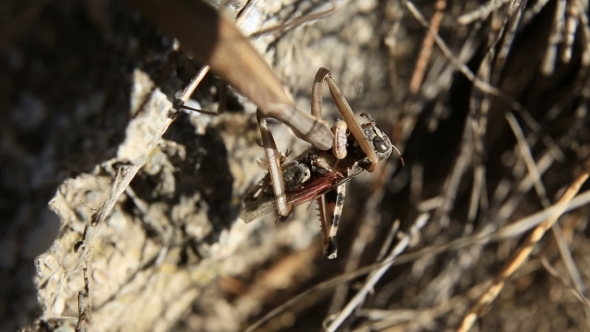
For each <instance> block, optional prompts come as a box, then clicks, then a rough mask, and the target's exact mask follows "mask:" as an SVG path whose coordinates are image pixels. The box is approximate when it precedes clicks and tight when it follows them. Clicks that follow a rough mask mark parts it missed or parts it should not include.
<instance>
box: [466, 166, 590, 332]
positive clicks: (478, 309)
mask: <svg viewBox="0 0 590 332" xmlns="http://www.w3.org/2000/svg"><path fill="white" fill-rule="evenodd" d="M589 172H590V163H588V164H586V165H585V166H584V170H583V171H582V173H581V174H580V175H579V176H577V177H576V179H574V181H573V182H572V183H571V184H570V185H569V187H568V188H567V189H566V191H565V192H564V193H563V195H562V196H561V198H560V199H559V200H558V201H557V204H559V205H561V208H560V209H559V210H558V211H556V212H554V213H553V214H552V215H551V216H550V217H549V218H548V219H546V220H545V221H543V222H542V223H541V224H539V225H538V226H537V227H536V228H535V229H534V230H533V231H532V232H531V234H530V235H529V236H528V237H527V239H526V240H525V242H524V243H523V244H522V245H521V246H520V247H519V249H518V250H517V251H516V252H515V253H514V255H513V256H512V258H511V259H510V260H509V261H508V263H507V264H506V265H505V266H504V268H503V269H502V271H500V273H498V274H497V276H496V278H495V279H494V281H493V283H492V285H491V286H490V287H489V288H488V290H487V291H486V292H485V293H484V294H483V295H482V296H481V297H480V298H479V300H478V301H477V302H476V303H475V304H474V305H473V307H471V309H470V310H469V311H468V312H467V314H466V315H465V316H464V318H463V320H462V322H461V324H460V325H459V327H458V329H457V331H459V332H466V331H468V330H469V329H470V328H471V326H473V323H474V322H475V320H476V319H477V317H478V316H479V315H480V314H481V313H482V311H483V310H484V309H485V308H486V307H487V306H488V305H489V304H491V303H492V302H493V301H494V299H495V298H496V296H498V294H499V293H500V291H501V290H502V288H503V287H504V284H505V283H506V280H507V279H508V278H509V277H510V276H511V275H512V274H513V273H514V271H516V270H517V269H518V268H519V267H520V266H521V265H522V264H523V263H524V262H525V261H526V260H527V259H528V257H529V256H530V254H531V252H532V250H533V248H534V247H535V245H536V244H537V242H539V240H540V239H541V238H542V237H543V235H544V234H545V232H546V231H547V230H548V229H549V228H551V226H552V225H553V224H554V223H555V222H556V221H557V219H558V218H559V216H561V215H562V214H563V213H564V212H565V204H566V203H568V202H570V201H571V200H572V199H573V198H574V196H575V195H576V194H577V193H578V191H579V190H580V187H581V186H582V184H584V182H586V179H588V175H589Z"/></svg>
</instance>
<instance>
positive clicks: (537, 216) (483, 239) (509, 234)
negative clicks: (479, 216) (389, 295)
mask: <svg viewBox="0 0 590 332" xmlns="http://www.w3.org/2000/svg"><path fill="white" fill-rule="evenodd" d="M589 203H590V190H588V191H585V192H583V193H581V194H579V195H578V196H576V197H574V198H573V199H572V200H571V201H569V202H560V203H556V204H554V205H552V206H551V207H549V208H547V209H544V210H542V211H539V212H537V213H534V214H532V215H529V216H527V217H525V218H522V219H520V220H518V221H516V222H515V223H513V224H511V225H508V226H505V227H503V228H502V229H499V230H498V231H496V232H495V233H493V234H486V235H483V236H481V235H476V236H469V237H465V238H460V239H457V240H455V241H451V242H448V243H444V244H441V245H436V246H430V247H428V248H424V249H420V250H417V251H415V252H410V253H406V254H402V255H400V256H398V257H394V258H395V261H394V262H393V263H392V262H390V261H389V259H387V258H386V259H385V260H384V261H382V262H378V263H375V264H371V265H368V266H365V267H362V268H360V269H358V270H356V271H354V272H351V273H346V274H343V275H340V276H338V277H334V278H332V279H329V280H326V281H323V282H321V283H319V284H317V285H315V286H313V287H312V288H310V289H308V290H306V291H304V292H303V293H301V294H299V295H297V296H295V297H293V298H291V299H290V300H288V301H287V302H285V303H283V304H282V305H280V306H278V307H276V308H275V309H273V310H271V311H270V312H269V313H267V314H266V315H264V316H263V317H262V318H260V319H259V320H258V321H256V322H255V323H254V324H252V325H250V326H249V327H248V328H246V329H245V330H244V332H252V331H254V330H256V329H257V328H259V327H260V326H262V325H263V324H264V323H266V322H268V321H269V320H271V319H272V318H273V317H276V316H277V315H279V314H280V313H281V312H284V311H286V310H287V309H288V308H291V307H293V306H294V305H295V304H297V303H300V302H301V301H303V300H304V299H305V298H306V297H308V296H309V295H311V294H314V293H317V292H319V291H322V290H326V289H329V288H331V287H335V286H337V285H339V284H340V283H343V282H348V281H350V280H353V279H356V278H358V277H360V276H363V275H365V274H367V273H370V272H372V271H374V270H375V269H377V268H379V267H381V266H383V265H385V264H392V265H399V264H404V263H408V262H412V261H414V260H416V259H419V258H421V257H424V256H426V255H437V254H439V253H443V252H447V251H451V250H459V249H462V248H464V247H467V246H470V245H476V244H481V243H489V242H493V241H500V240H503V239H507V238H513V237H515V236H518V235H520V234H522V233H524V232H526V231H528V230H529V229H530V228H532V227H534V226H536V225H538V224H540V223H542V222H543V221H544V220H546V218H547V217H548V216H551V215H552V214H554V213H556V212H558V211H564V209H565V212H568V211H571V210H574V209H577V208H579V207H581V206H583V205H587V204H589Z"/></svg>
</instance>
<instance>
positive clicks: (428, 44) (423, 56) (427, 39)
mask: <svg viewBox="0 0 590 332" xmlns="http://www.w3.org/2000/svg"><path fill="white" fill-rule="evenodd" d="M446 7H447V1H446V0H437V1H436V4H435V5H434V10H435V12H434V15H432V18H431V19H430V32H431V33H427V34H426V36H424V40H423V41H422V48H421V49H420V55H418V60H417V61H416V67H415V68H414V73H413V74H412V78H411V79H410V87H409V89H408V91H409V92H410V93H412V94H418V91H419V90H420V86H421V85H422V80H423V79H424V74H425V73H426V67H428V60H429V59H430V55H431V54H432V45H433V44H434V35H436V34H438V31H439V29H440V22H441V21H442V18H443V11H444V10H445V8H446Z"/></svg>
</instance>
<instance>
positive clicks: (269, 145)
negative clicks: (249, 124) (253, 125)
mask: <svg viewBox="0 0 590 332" xmlns="http://www.w3.org/2000/svg"><path fill="white" fill-rule="evenodd" d="M256 119H257V120H258V125H259V127H260V135H261V136H262V146H263V148H264V153H265V154H266V161H267V165H268V174H269V175H270V179H271V182H272V190H273V192H274V193H275V197H276V201H277V214H278V215H279V218H280V217H286V216H288V215H289V212H291V207H292V204H287V195H286V193H285V182H284V180H283V170H282V168H281V154H280V153H279V150H278V149H277V145H276V144H275V140H274V138H273V137H272V134H271V132H270V131H269V130H268V124H267V123H266V118H265V117H264V115H263V114H262V112H260V111H256Z"/></svg>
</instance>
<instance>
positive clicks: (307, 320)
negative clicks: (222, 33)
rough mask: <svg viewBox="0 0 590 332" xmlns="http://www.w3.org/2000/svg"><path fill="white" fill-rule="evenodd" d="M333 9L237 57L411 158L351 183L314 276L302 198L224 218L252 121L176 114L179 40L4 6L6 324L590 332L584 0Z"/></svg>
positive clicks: (105, 3)
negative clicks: (335, 249) (329, 81)
mask: <svg viewBox="0 0 590 332" xmlns="http://www.w3.org/2000/svg"><path fill="white" fill-rule="evenodd" d="M187 1H189V0H187ZM251 1H252V0H251ZM146 3H148V2H146ZM232 4H233V5H234V6H235V11H231V10H230V11H229V12H228V13H227V15H228V16H230V17H231V16H235V15H236V14H238V13H239V12H240V11H241V10H242V9H243V8H244V6H245V5H246V2H245V1H242V2H239V1H234V2H232ZM332 4H333V5H335V9H334V10H333V11H331V12H330V13H329V14H327V15H320V16H322V17H317V15H316V16H314V14H316V13H318V12H323V11H325V10H326V8H329V6H328V7H327V6H326V3H325V2H324V1H295V0H282V1H278V0H275V1H271V0H258V1H256V2H254V3H253V4H252V8H251V11H250V12H249V14H248V16H246V17H245V18H244V19H243V20H244V21H243V22H242V23H241V24H242V25H241V28H242V31H244V33H245V34H251V33H253V32H256V31H259V30H261V29H263V28H265V27H270V26H275V25H281V24H284V23H286V22H291V21H293V20H298V19H300V18H302V17H303V18H304V20H305V18H306V17H308V18H309V17H313V18H316V19H315V20H313V21H311V22H306V24H303V25H299V26H296V27H292V28H291V29H288V30H286V31H283V30H281V31H278V32H277V31H275V32H271V33H268V34H264V35H262V36H259V37H256V38H253V39H252V43H253V45H254V47H255V48H256V49H257V50H258V51H259V52H260V54H261V55H262V56H263V58H264V59H265V60H266V61H267V63H268V64H269V65H270V67H271V68H272V69H273V70H274V72H275V73H276V75H277V76H278V77H279V78H280V80H281V82H283V83H284V85H285V89H286V90H287V91H288V92H289V93H290V95H292V96H293V98H294V100H295V101H296V103H297V105H298V106H299V107H300V108H301V109H306V110H307V109H309V94H310V91H311V82H312V80H313V76H314V75H315V72H316V70H317V69H318V68H319V67H320V66H323V67H326V68H329V69H330V70H331V71H332V73H333V76H334V78H335V80H336V81H337V82H338V84H339V85H340V86H341V88H342V90H343V93H344V95H345V96H347V98H348V99H349V101H350V102H351V105H353V107H354V109H355V111H357V112H359V113H360V112H367V113H370V114H371V115H372V116H373V117H374V118H375V119H376V120H377V122H378V124H379V126H380V127H381V128H383V129H384V130H385V131H386V132H388V133H390V137H391V138H392V141H393V142H394V143H395V144H396V145H397V147H398V148H399V149H400V150H401V151H402V153H403V156H404V159H405V166H404V167H401V165H400V162H399V158H398V157H397V156H395V155H394V156H393V157H392V158H391V159H390V160H389V161H388V163H385V164H383V165H381V167H380V168H379V169H378V170H377V171H376V172H375V173H373V174H364V175H362V176H359V177H358V178H355V179H353V180H352V181H351V183H350V184H349V189H348V192H349V197H347V202H346V205H345V207H344V215H343V219H342V221H341V227H340V229H339V248H340V249H339V256H338V258H337V259H335V260H330V261H329V260H327V259H326V258H324V257H323V255H322V253H321V251H322V250H321V244H320V240H319V230H320V229H319V221H317V220H316V218H315V212H314V208H313V207H312V208H309V210H307V206H302V207H300V208H298V209H296V210H295V211H294V213H293V214H292V216H291V217H290V219H289V220H287V221H286V222H283V223H280V224H278V225H275V224H274V223H273V218H272V217H270V218H266V219H263V220H260V221H256V222H254V223H251V224H247V225H246V224H244V223H242V222H239V221H236V216H237V213H238V210H239V199H240V197H241V195H242V194H243V193H244V191H245V190H246V189H247V188H248V186H249V185H250V184H252V183H253V182H254V181H257V180H258V179H260V177H261V176H262V175H263V173H264V170H262V169H261V168H260V167H259V165H258V163H257V159H259V158H260V157H261V156H262V155H263V152H262V149H261V148H260V147H259V146H258V144H257V142H258V140H259V133H258V130H257V127H256V121H255V119H254V116H253V112H254V109H255V106H254V105H253V104H252V103H251V102H249V101H248V100H245V99H244V98H242V97H241V96H240V95H238V94H237V93H235V92H232V94H231V95H230V99H229V100H228V103H227V107H226V108H227V112H226V113H225V114H223V115H221V116H217V117H210V116H207V115H199V114H195V113H193V114H186V113H182V112H180V113H178V114H177V115H176V117H175V118H174V120H172V118H173V117H174V116H173V115H172V114H171V113H170V112H171V108H172V105H173V101H174V97H175V95H176V93H177V92H178V91H181V90H182V89H183V88H184V86H186V84H187V83H188V82H189V80H190V79H191V78H192V76H193V75H195V73H197V72H198V70H200V69H201V68H202V66H204V65H205V64H204V63H201V62H199V61H197V60H195V59H194V56H193V55H194V54H191V53H190V52H189V51H188V50H187V49H186V48H185V47H184V46H183V44H182V43H178V42H177V41H176V40H175V39H174V38H173V37H172V36H166V35H164V34H163V33H162V32H161V31H160V30H159V29H158V27H157V26H156V25H154V24H153V23H152V21H151V20H148V19H146V18H145V17H143V16H142V15H141V14H139V13H138V12H137V11H135V10H134V9H133V6H131V5H129V4H127V3H122V2H120V1H111V0H87V1H76V0H60V1H58V0H44V1H43V0H24V1H23V0H20V1H16V0H8V1H4V2H3V4H2V5H0V14H1V17H2V20H0V36H1V37H2V38H0V51H1V54H2V57H1V61H0V68H1V70H0V86H1V87H2V89H0V91H1V92H0V112H1V119H2V120H1V121H0V126H1V127H0V133H1V135H0V172H1V175H2V176H1V178H0V181H1V182H0V218H2V219H1V220H0V221H1V222H0V280H1V282H0V331H14V330H17V329H18V328H24V329H26V330H28V331H53V330H57V329H58V328H60V329H59V330H60V331H70V330H73V329H75V328H76V329H78V330H87V331H169V330H174V331H239V330H244V329H247V328H250V329H249V330H253V329H255V328H256V329H258V331H278V330H281V331H303V330H306V331H307V330H311V331H317V330H321V329H322V328H323V329H325V330H327V331H441V330H460V331H466V330H469V328H470V327H471V324H473V327H471V330H472V331H474V330H481V331H566V330H567V331H581V330H590V316H589V314H590V310H589V309H590V302H589V301H588V298H587V297H586V293H587V292H586V285H588V284H589V283H590V261H589V260H588V259H587V257H590V256H589V255H586V253H589V252H590V241H589V240H588V236H587V234H589V227H590V226H589V224H588V206H587V203H588V202H589V201H590V197H589V196H590V194H589V193H588V192H586V191H587V190H588V188H589V186H588V185H587V184H584V182H585V180H586V178H587V175H588V170H589V169H588V167H589V166H588V165H589V164H588V156H589V154H590V130H589V129H588V128H589V124H590V121H589V119H590V117H589V115H588V109H587V105H588V100H589V98H590V92H589V90H588V89H589V88H590V87H589V82H590V80H589V67H588V65H589V63H590V25H589V22H588V15H587V14H588V1H587V0H536V1H534V0H531V1H526V0H525V1H508V0H496V1H451V0H447V1H445V0H438V1H415V2H408V1H402V0H389V1H379V0H366V1H364V0H363V1H361V0H358V1H348V2H346V1H334V2H333V3H332ZM232 8H234V7H232ZM171 19H172V20H174V18H171ZM196 19H198V17H197V18H196ZM181 23H183V24H185V25H186V26H187V27H188V28H189V29H190V28H191V24H190V22H185V21H182V22H181ZM209 32H210V31H209V30H206V31H194V34H207V33H209ZM197 52H198V50H197ZM240 56H241V54H235V57H240ZM197 58H199V57H198V56H197ZM216 60H217V59H216ZM228 61H229V60H228ZM240 73H241V74H240V75H237V76H238V77H240V76H241V77H246V78H247V79H248V80H250V81H252V82H253V84H257V82H256V80H257V79H260V77H257V76H256V75H255V74H251V73H248V72H247V71H244V72H243V73H242V72H240ZM221 76H223V73H222V75H221ZM221 84H223V83H222V82H221V81H220V80H218V79H217V78H216V77H215V76H214V75H208V76H207V77H206V78H205V80H204V81H203V82H202V83H201V84H200V85H199V87H198V89H197V91H196V92H195V94H194V95H193V99H194V100H195V101H197V102H198V103H199V104H200V107H202V108H203V109H207V110H215V109H216V107H217V104H218V103H217V102H218V98H219V93H218V92H219V86H220V85H221ZM361 87H362V89H361ZM328 100H329V98H328V97H327V96H326V102H325V103H324V104H325V105H327V106H326V109H325V112H324V113H325V114H326V119H327V120H328V121H329V122H331V121H332V120H333V119H334V117H335V116H336V115H335V114H336V113H335V112H334V110H333V109H331V108H330V103H329V102H328ZM271 129H272V130H274V132H275V133H276V138H277V143H278V145H279V147H281V148H282V149H283V150H286V149H287V148H288V149H293V150H295V153H297V152H298V151H301V150H302V149H303V148H305V146H306V143H305V142H303V141H302V140H300V139H298V138H296V137H295V136H294V135H293V133H292V132H291V131H290V130H289V129H288V128H287V127H286V126H285V125H284V124H280V123H278V122H277V123H273V127H272V128H271ZM48 203H49V204H48ZM553 206H554V207H553ZM566 209H567V211H568V212H567V213H565V214H564V211H565V210H566ZM253 324H255V325H253Z"/></svg>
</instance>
